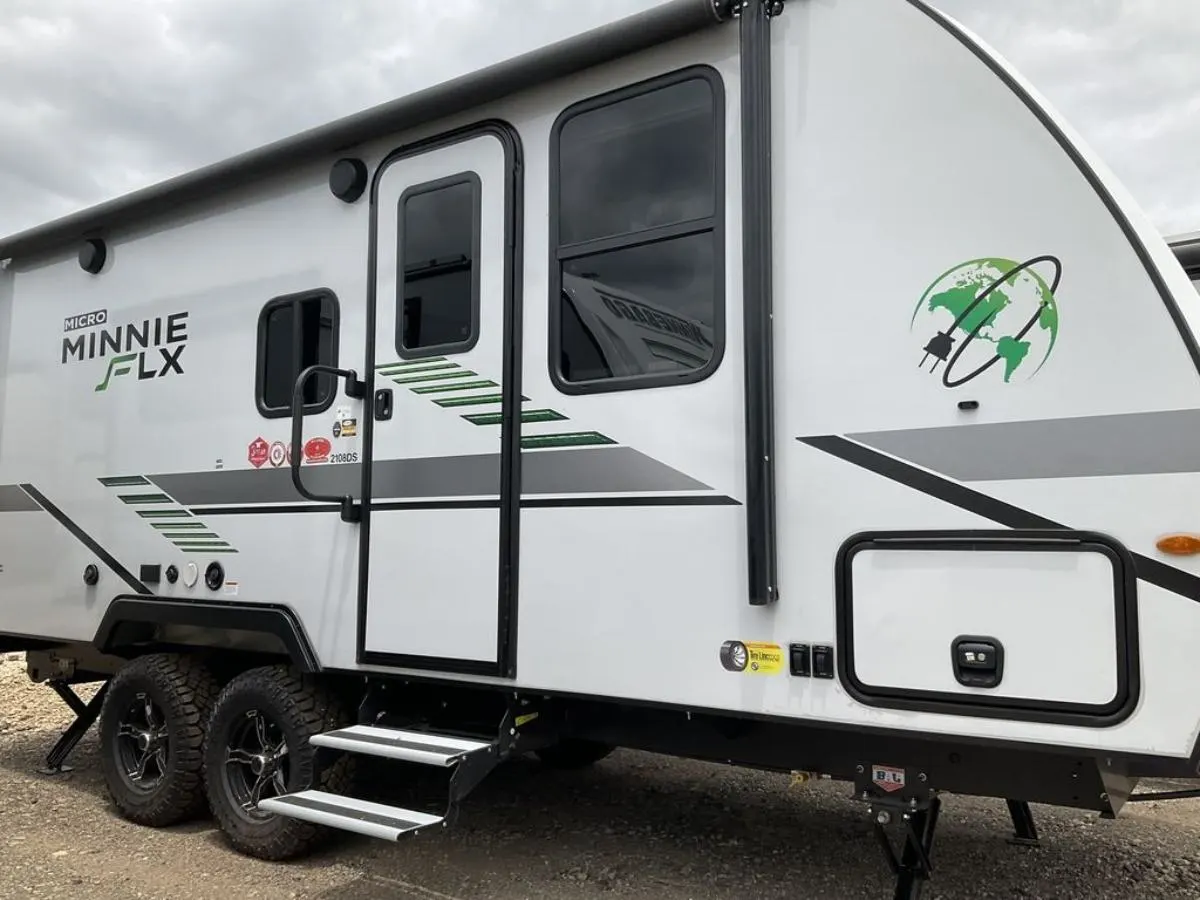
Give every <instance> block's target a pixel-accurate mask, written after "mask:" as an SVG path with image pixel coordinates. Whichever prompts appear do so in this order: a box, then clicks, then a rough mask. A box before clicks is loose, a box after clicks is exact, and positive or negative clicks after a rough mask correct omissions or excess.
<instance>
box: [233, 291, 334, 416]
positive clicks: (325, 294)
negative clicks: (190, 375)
mask: <svg viewBox="0 0 1200 900" xmlns="http://www.w3.org/2000/svg"><path fill="white" fill-rule="evenodd" d="M308 300H318V301H322V300H328V301H329V303H330V306H331V308H332V310H333V315H332V320H333V322H332V325H331V326H330V332H331V344H332V348H333V353H332V357H331V358H330V359H329V360H322V362H323V363H324V364H326V365H330V366H335V367H336V366H337V364H338V354H339V352H340V347H341V318H342V315H341V304H340V303H339V302H338V298H337V294H335V293H334V292H333V291H332V290H330V289H329V288H314V289H312V290H308V291H298V292H297V293H294V294H284V295H282V296H279V297H272V298H271V299H270V300H268V301H267V302H266V303H264V304H263V308H262V309H261V310H259V313H258V341H257V357H256V359H255V363H254V403H255V405H256V406H257V407H258V413H259V415H261V416H262V417H263V418H265V419H282V418H288V417H290V416H291V415H292V402H291V400H290V399H289V400H288V403H287V405H286V406H267V404H266V397H265V393H266V380H267V367H266V362H267V319H268V318H269V317H270V315H271V313H272V312H273V311H274V310H276V309H278V308H279V307H281V306H292V305H294V306H296V307H297V308H298V307H299V305H300V304H301V303H303V302H305V301H308ZM292 321H293V325H292V353H293V357H292V359H293V362H294V361H295V353H296V348H297V342H298V340H299V336H300V324H299V323H300V322H301V321H302V319H301V317H300V316H299V315H294V316H293V320H292ZM299 374H300V372H299V370H297V372H296V375H297V376H299ZM315 377H316V378H318V379H320V378H322V377H326V378H327V377H328V376H321V375H317V376H315ZM337 395H338V389H337V384H336V382H334V384H333V390H331V391H330V392H329V396H328V397H327V398H326V399H324V400H320V401H318V402H316V403H306V404H305V405H304V407H303V415H306V416H310V415H313V414H314V413H323V412H325V410H327V409H329V407H331V406H333V401H334V400H335V399H337Z"/></svg>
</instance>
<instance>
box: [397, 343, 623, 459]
mask: <svg viewBox="0 0 1200 900" xmlns="http://www.w3.org/2000/svg"><path fill="white" fill-rule="evenodd" d="M376 372H377V373H378V374H379V375H381V376H383V377H384V378H390V379H391V380H392V381H393V382H395V383H396V384H398V385H402V386H405V387H407V388H408V389H409V390H410V391H412V392H413V393H414V394H419V395H422V396H425V397H428V398H429V399H430V400H432V401H433V402H434V403H436V404H437V405H438V406H440V407H442V408H443V409H457V408H460V407H462V408H465V407H475V408H478V407H487V406H496V407H498V406H500V404H501V403H502V402H503V401H504V396H503V395H502V394H501V393H500V391H499V390H498V389H499V387H500V385H499V383H497V382H495V381H492V380H491V379H488V378H483V377H481V376H480V375H479V373H478V372H473V371H471V370H470V369H465V368H463V367H462V366H460V365H459V364H458V363H456V362H452V361H451V360H448V359H446V358H445V357H444V356H437V357H430V358H429V359H419V360H413V361H411V362H390V363H384V364H382V365H380V366H377V367H376ZM467 391H476V392H478V393H470V394H468V393H466V392H467ZM528 402H529V398H528V397H522V398H521V403H522V404H524V403H528ZM460 415H461V417H462V418H463V419H464V420H465V421H467V422H470V423H471V424H472V425H479V426H481V427H498V426H500V424H501V423H502V421H503V416H502V415H501V413H500V412H499V411H498V410H497V411H494V412H493V411H486V412H485V411H482V410H478V409H472V410H471V411H470V412H464V413H461V414H460ZM569 421H570V419H569V418H568V417H567V416H565V415H563V414H562V413H560V412H559V411H558V410H555V409H545V408H543V409H522V410H521V424H522V425H533V424H540V423H545V422H569ZM607 446H617V442H616V441H614V440H613V439H612V438H610V437H608V436H607V435H603V434H601V433H600V432H598V431H590V430H589V431H559V432H554V433H549V434H522V435H521V449H522V450H551V449H555V448H559V447H607Z"/></svg>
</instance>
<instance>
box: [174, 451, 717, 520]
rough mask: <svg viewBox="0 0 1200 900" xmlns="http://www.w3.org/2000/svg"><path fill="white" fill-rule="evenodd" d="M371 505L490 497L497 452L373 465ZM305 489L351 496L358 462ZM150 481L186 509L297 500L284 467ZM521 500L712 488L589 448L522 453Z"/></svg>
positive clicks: (629, 456) (626, 455)
mask: <svg viewBox="0 0 1200 900" xmlns="http://www.w3.org/2000/svg"><path fill="white" fill-rule="evenodd" d="M374 466H375V469H374V473H373V478H372V491H373V494H374V499H376V500H397V499H405V500H408V499H419V498H430V497H495V496H498V495H499V493H500V455H499V454H498V453H497V454H482V455H478V456H438V457H428V458H423V459H386V460H376V461H375V463H374ZM301 471H302V473H303V476H304V484H305V486H306V487H307V488H308V489H309V490H311V491H313V492H314V493H318V494H339V495H340V494H350V495H351V496H355V497H357V496H358V495H359V487H360V478H361V475H360V471H359V466H357V465H326V466H305V467H304V468H303V469H302V470H301ZM150 480H151V481H152V482H153V483H154V484H155V485H156V486H158V487H159V488H161V489H162V490H163V491H165V492H166V493H168V494H170V495H171V496H172V497H173V498H174V499H175V500H176V502H178V503H181V504H183V505H184V506H216V505H222V504H246V503H296V502H298V501H302V500H303V498H302V497H301V496H300V495H299V494H297V493H296V489H295V487H294V486H293V484H292V475H291V471H290V470H289V469H286V468H283V469H224V470H221V471H216V470H214V471H212V472H188V473H179V474H168V475H152V476H150ZM521 487H522V495H523V496H527V495H530V494H610V493H643V492H664V493H665V492H682V491H710V490H712V488H710V487H709V486H708V485H706V484H704V483H703V482H700V481H697V480H696V479H694V478H692V477H690V476H688V475H685V474H683V473H682V472H680V471H677V470H676V469H672V468H671V467H670V466H667V465H665V464H663V463H661V462H659V461H658V460H656V459H652V458H650V457H649V456H646V455H645V454H643V453H639V452H638V451H637V450H634V449H632V448H630V447H587V448H579V449H572V450H553V451H544V452H528V451H527V452H525V453H522V454H521Z"/></svg>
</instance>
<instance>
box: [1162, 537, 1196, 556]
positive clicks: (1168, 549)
mask: <svg viewBox="0 0 1200 900" xmlns="http://www.w3.org/2000/svg"><path fill="white" fill-rule="evenodd" d="M1154 546H1156V547H1158V549H1159V550H1161V551H1162V552H1163V553H1170V554H1171V555H1172V556H1192V555H1194V554H1196V553H1200V537H1197V536H1196V535H1194V534H1168V535H1166V536H1165V537H1161V538H1159V539H1158V542H1157V543H1156V544H1155V545H1154Z"/></svg>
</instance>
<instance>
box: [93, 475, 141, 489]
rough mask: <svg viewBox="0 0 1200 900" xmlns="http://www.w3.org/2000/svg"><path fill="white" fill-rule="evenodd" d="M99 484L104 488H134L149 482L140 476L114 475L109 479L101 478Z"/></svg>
mask: <svg viewBox="0 0 1200 900" xmlns="http://www.w3.org/2000/svg"><path fill="white" fill-rule="evenodd" d="M100 483H101V484H102V485H104V486H105V487H135V486H136V485H139V484H149V483H150V482H149V481H147V480H146V479H145V478H143V477H142V476H141V475H114V476H111V477H109V478H101V479H100Z"/></svg>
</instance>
